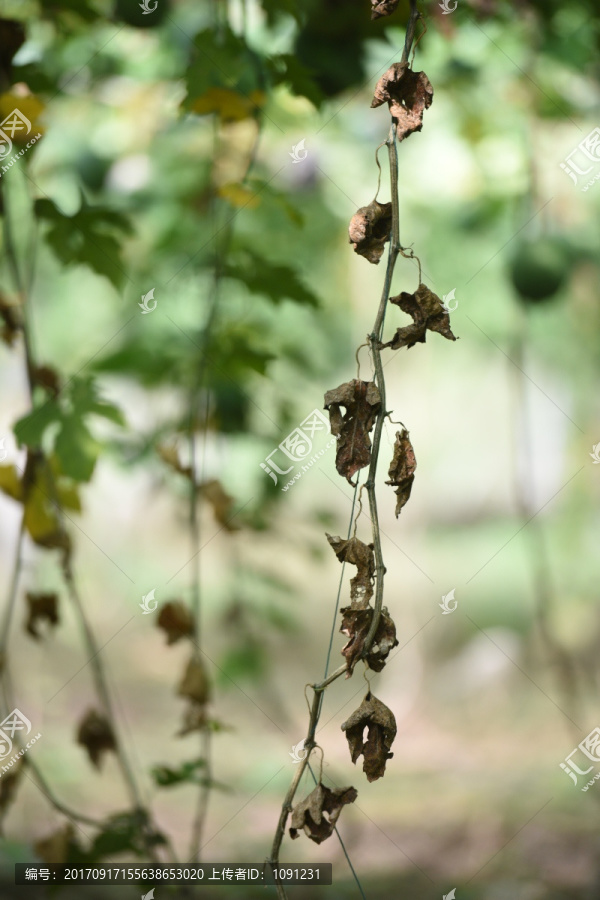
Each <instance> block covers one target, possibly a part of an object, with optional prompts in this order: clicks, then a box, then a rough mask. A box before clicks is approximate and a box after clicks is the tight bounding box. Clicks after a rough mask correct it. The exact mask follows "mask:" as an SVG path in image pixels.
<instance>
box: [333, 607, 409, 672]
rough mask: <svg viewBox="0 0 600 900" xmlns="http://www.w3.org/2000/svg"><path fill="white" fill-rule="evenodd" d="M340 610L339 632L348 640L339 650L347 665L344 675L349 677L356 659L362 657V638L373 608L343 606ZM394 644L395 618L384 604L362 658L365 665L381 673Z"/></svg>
mask: <svg viewBox="0 0 600 900" xmlns="http://www.w3.org/2000/svg"><path fill="white" fill-rule="evenodd" d="M340 612H341V613H342V625H341V628H340V631H341V632H342V634H345V635H346V636H347V638H348V642H347V643H346V645H345V647H343V648H342V653H343V655H344V656H345V657H346V665H347V668H348V671H347V672H346V678H349V677H350V676H351V675H352V673H353V671H354V666H355V665H356V663H357V662H358V660H359V659H362V658H363V652H364V649H365V639H366V637H367V634H368V632H369V626H370V624H371V621H372V619H373V613H374V610H373V609H372V608H371V607H369V608H368V609H353V608H352V607H351V606H346V607H344V609H342V610H340ZM397 644H398V641H397V639H396V626H395V625H394V620H393V619H392V618H391V616H390V615H389V613H388V611H387V609H386V607H385V606H384V607H383V609H382V610H381V616H380V617H379V624H378V625H377V631H376V632H375V636H374V638H373V643H372V644H371V649H370V650H369V652H368V653H367V655H366V656H365V657H364V660H365V662H366V663H367V665H368V667H369V668H370V669H373V671H374V672H381V670H382V669H383V667H384V666H385V661H386V659H387V657H388V654H389V652H390V650H391V649H392V648H393V647H396V646H397Z"/></svg>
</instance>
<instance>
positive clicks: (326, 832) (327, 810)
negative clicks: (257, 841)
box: [290, 783, 358, 844]
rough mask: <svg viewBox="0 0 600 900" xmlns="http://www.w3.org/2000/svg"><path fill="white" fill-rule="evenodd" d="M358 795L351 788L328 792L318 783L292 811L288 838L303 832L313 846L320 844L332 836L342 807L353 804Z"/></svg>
mask: <svg viewBox="0 0 600 900" xmlns="http://www.w3.org/2000/svg"><path fill="white" fill-rule="evenodd" d="M357 796H358V794H357V792H356V790H355V789H354V788H353V787H346V788H338V789H337V790H334V791H332V790H330V789H329V788H328V787H325V785H324V784H321V783H319V784H318V785H317V786H316V788H315V789H314V791H313V792H312V793H311V794H309V795H308V797H307V798H306V799H305V800H302V801H301V802H300V803H298V804H297V805H296V806H295V807H294V808H293V810H292V820H291V825H290V837H292V838H297V837H298V832H299V831H301V830H303V831H304V833H305V834H306V836H307V837H309V838H310V839H311V841H314V842H315V844H321V843H323V841H325V840H327V838H328V837H331V835H332V834H333V829H334V828H335V825H336V822H337V820H338V819H339V817H340V813H341V811H342V807H343V806H345V805H346V804H347V803H354V801H355V800H356V798H357Z"/></svg>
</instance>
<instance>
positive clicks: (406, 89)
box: [371, 63, 433, 141]
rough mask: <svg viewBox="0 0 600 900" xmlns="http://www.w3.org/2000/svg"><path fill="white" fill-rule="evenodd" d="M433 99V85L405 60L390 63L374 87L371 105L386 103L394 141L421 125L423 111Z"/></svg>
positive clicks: (423, 74) (423, 73) (404, 136)
mask: <svg viewBox="0 0 600 900" xmlns="http://www.w3.org/2000/svg"><path fill="white" fill-rule="evenodd" d="M432 101H433V87H432V86H431V82H430V81H429V78H428V77H427V75H426V74H425V72H413V70H412V69H409V67H408V65H407V63H394V65H393V66H390V68H389V69H388V70H387V72H386V73H385V75H382V76H381V78H380V79H379V81H378V82H377V87H376V88H375V96H374V97H373V102H372V103H371V108H374V107H376V106H381V105H382V103H387V104H388V106H389V108H390V113H391V114H392V116H393V117H394V119H396V121H397V128H396V134H397V138H398V141H403V140H404V138H407V137H408V136H409V135H410V134H413V133H414V132H415V131H420V130H421V129H422V127H423V113H424V112H425V110H426V109H429V107H430V106H431V103H432Z"/></svg>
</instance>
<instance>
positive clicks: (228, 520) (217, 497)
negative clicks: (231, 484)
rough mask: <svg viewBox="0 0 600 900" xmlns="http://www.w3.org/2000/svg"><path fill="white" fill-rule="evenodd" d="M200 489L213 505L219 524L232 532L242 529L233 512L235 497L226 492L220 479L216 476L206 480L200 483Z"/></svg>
mask: <svg viewBox="0 0 600 900" xmlns="http://www.w3.org/2000/svg"><path fill="white" fill-rule="evenodd" d="M198 490H199V491H200V493H201V494H202V496H203V497H204V498H205V499H206V500H208V502H209V503H210V505H211V506H212V509H213V513H214V514H215V519H216V520H217V522H218V523H219V525H222V526H223V528H225V530H226V531H230V532H231V531H239V530H240V528H241V525H238V524H237V522H234V521H233V519H234V518H235V514H234V513H232V507H233V505H234V499H233V497H230V496H229V494H227V493H226V492H225V490H224V488H223V485H222V484H221V482H220V481H218V480H217V479H216V478H213V479H211V480H210V481H204V482H203V483H202V484H199V485H198Z"/></svg>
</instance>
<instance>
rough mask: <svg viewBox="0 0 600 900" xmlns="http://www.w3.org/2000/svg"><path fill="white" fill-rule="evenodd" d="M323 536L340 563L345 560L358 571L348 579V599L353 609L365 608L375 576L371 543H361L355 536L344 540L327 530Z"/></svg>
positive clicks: (371, 593) (371, 592) (371, 591)
mask: <svg viewBox="0 0 600 900" xmlns="http://www.w3.org/2000/svg"><path fill="white" fill-rule="evenodd" d="M325 537H326V538H327V540H328V541H329V543H330V545H331V546H332V547H333V550H334V552H335V555H336V556H337V558H338V559H339V561H340V562H341V563H344V562H347V563H351V564H352V565H353V566H356V567H357V569H358V572H357V573H356V575H355V576H354V578H352V579H351V581H350V600H351V602H352V608H353V609H361V608H362V609H365V608H366V607H368V605H369V601H370V599H371V597H372V596H373V580H374V578H375V554H374V553H373V544H363V542H362V541H359V539H358V538H357V537H352V538H350V540H345V539H344V538H341V537H339V535H338V536H336V537H332V536H331V535H330V534H327V532H325Z"/></svg>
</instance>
